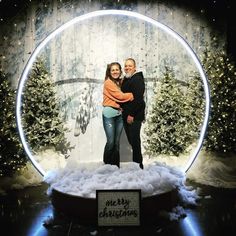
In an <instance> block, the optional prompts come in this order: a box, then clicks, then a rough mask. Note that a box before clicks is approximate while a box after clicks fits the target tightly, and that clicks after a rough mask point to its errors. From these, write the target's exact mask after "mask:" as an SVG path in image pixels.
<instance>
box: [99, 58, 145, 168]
mask: <svg viewBox="0 0 236 236" xmlns="http://www.w3.org/2000/svg"><path fill="white" fill-rule="evenodd" d="M124 72H125V77H124V78H123V79H122V78H121V76H122V68H121V65H120V64H119V63H118V62H112V63H110V64H109V65H108V66H107V70H106V76H105V81H104V87H103V113H102V118H103V127H104V131H105V134H106V138H107V141H106V145H105V148H104V154H103V162H104V163H105V164H111V165H117V166H118V167H119V166H120V153H119V149H120V137H121V132H122V130H123V128H124V130H125V133H126V136H127V139H128V142H129V144H130V145H131V147H132V155H133V161H134V162H136V163H138V164H139V166H140V168H141V169H143V157H142V152H141V138H140V131H141V125H142V122H143V120H144V118H145V101H144V92H145V83H144V77H143V73H142V72H137V71H136V62H135V60H134V59H133V58H128V59H126V60H125V64H124Z"/></svg>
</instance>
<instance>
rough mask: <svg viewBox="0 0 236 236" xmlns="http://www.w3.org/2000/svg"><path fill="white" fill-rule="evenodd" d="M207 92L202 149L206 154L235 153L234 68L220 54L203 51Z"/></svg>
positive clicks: (222, 53) (235, 98) (235, 70)
mask: <svg viewBox="0 0 236 236" xmlns="http://www.w3.org/2000/svg"><path fill="white" fill-rule="evenodd" d="M203 66H204V68H205V71H206V74H207V77H208V80H209V85H210V91H211V113H210V119H209V127H208V133H207V136H206V139H205V144H204V145H205V147H206V149H207V150H208V151H213V152H221V153H229V152H234V153H235V152H236V125H235V124H236V68H235V65H234V63H233V61H232V60H231V59H230V58H229V57H228V56H227V55H226V54H225V53H224V52H223V51H214V53H212V52H210V51H209V50H207V49H206V50H205V52H204V57H203Z"/></svg>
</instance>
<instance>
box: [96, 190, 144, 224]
mask: <svg viewBox="0 0 236 236" xmlns="http://www.w3.org/2000/svg"><path fill="white" fill-rule="evenodd" d="M96 199H97V223H98V226H139V225H140V218H141V217H140V202H141V190H140V189H138V190H136V189H135V190H127V189H125V190H97V191H96Z"/></svg>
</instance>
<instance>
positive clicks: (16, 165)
mask: <svg viewBox="0 0 236 236" xmlns="http://www.w3.org/2000/svg"><path fill="white" fill-rule="evenodd" d="M15 98H16V92H15V90H14V89H13V88H12V87H11V84H10V82H9V78H7V76H6V75H5V74H4V73H2V72H1V71H0V129H1V132H0V177H10V176H12V175H14V174H15V173H17V172H18V171H20V170H21V169H22V168H24V167H25V166H26V162H27V158H26V156H25V154H24V151H23V147H22V144H21V142H20V138H19V135H18V131H17V127H16V120H15Z"/></svg>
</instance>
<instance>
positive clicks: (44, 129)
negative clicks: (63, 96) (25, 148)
mask: <svg viewBox="0 0 236 236" xmlns="http://www.w3.org/2000/svg"><path fill="white" fill-rule="evenodd" d="M22 112H23V114H22V120H23V124H24V125H23V126H24V131H25V136H26V139H27V142H28V143H29V144H30V146H31V148H32V150H33V151H35V152H37V151H41V150H43V149H45V148H55V150H57V151H61V152H62V153H63V154H66V152H67V151H68V150H70V149H71V146H70V143H69V142H68V141H67V139H66V137H65V132H66V131H67V129H66V128H65V126H64V122H63V119H62V117H61V115H60V109H59V103H58V100H57V98H56V92H55V87H54V85H53V83H52V81H51V75H50V74H49V72H48V70H47V68H46V64H45V62H44V61H43V60H42V59H39V60H37V61H36V62H35V63H34V65H33V67H32V70H31V72H30V75H29V78H28V80H27V82H26V85H25V88H24V95H23V105H22Z"/></svg>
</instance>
